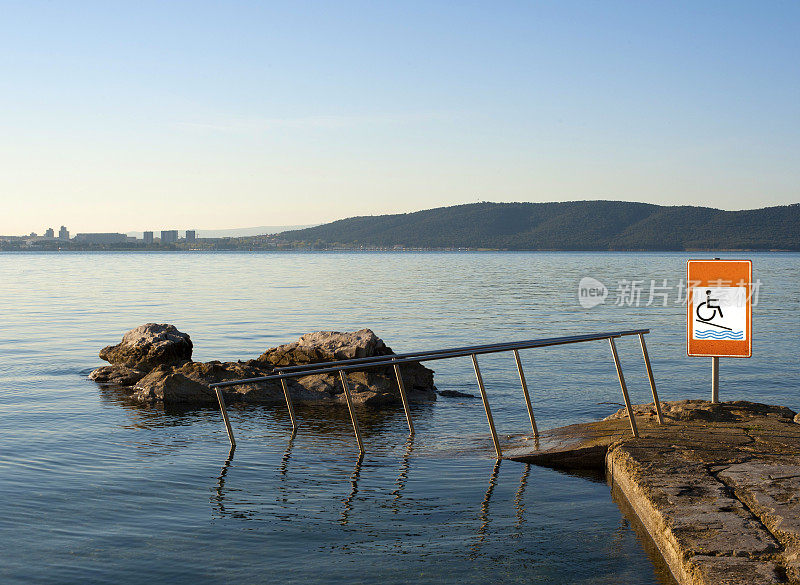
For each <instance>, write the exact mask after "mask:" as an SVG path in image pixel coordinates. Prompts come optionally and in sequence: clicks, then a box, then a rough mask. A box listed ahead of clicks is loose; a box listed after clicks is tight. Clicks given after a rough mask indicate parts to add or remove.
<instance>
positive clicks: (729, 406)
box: [603, 400, 797, 422]
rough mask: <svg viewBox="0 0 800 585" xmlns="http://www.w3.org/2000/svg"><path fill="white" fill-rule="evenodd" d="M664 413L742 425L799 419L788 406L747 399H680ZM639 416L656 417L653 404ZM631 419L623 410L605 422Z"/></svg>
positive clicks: (639, 409) (643, 406) (663, 406)
mask: <svg viewBox="0 0 800 585" xmlns="http://www.w3.org/2000/svg"><path fill="white" fill-rule="evenodd" d="M661 414H662V415H663V416H664V418H665V419H669V420H674V421H684V422H689V421H704V422H741V421H743V420H747V419H749V418H751V417H753V416H766V417H771V418H777V419H785V420H792V417H794V418H795V419H796V418H797V417H796V416H795V412H794V411H793V410H791V409H789V408H786V407H785V406H772V405H769V404H759V403H757V402H748V401H746V400H735V401H732V402H717V403H713V402H709V401H707V400H677V401H674V402H662V403H661ZM633 415H634V416H635V417H640V416H642V417H647V418H650V419H654V418H656V416H657V415H656V409H655V406H653V405H652V404H639V405H636V406H635V407H634V408H633ZM620 418H628V411H627V410H626V409H625V408H620V409H619V410H618V411H617V412H615V413H614V414H612V415H611V416H608V417H606V418H605V419H603V420H615V419H620Z"/></svg>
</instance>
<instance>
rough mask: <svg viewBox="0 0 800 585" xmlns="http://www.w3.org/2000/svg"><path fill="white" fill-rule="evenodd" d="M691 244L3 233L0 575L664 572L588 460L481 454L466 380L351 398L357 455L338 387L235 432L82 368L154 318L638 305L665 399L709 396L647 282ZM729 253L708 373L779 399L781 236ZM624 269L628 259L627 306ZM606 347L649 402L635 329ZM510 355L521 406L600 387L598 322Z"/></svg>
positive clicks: (793, 355) (397, 332)
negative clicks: (556, 342) (211, 240)
mask: <svg viewBox="0 0 800 585" xmlns="http://www.w3.org/2000/svg"><path fill="white" fill-rule="evenodd" d="M693 256H695V257H704V256H707V255H700V254H695V255H693ZM688 257H689V256H687V255H685V254H655V253H651V254H623V253H616V254H615V253H386V254H383V253H211V254H207V253H166V254H158V253H146V254H137V253H98V254H91V253H61V254H35V253H30V254H0V283H2V288H0V310H1V311H2V315H3V318H2V324H1V325H0V398H1V400H0V468H1V471H2V473H1V474H0V482H1V483H2V494H1V495H2V497H1V498H0V538H1V539H2V542H3V545H2V550H1V551H0V560H1V561H2V562H1V563H0V581H1V582H3V583H108V582H115V583H141V582H143V581H147V580H151V581H154V582H166V581H167V580H169V581H170V582H174V583H266V582H280V583H373V582H378V581H380V582H384V583H406V582H409V581H412V580H413V581H415V582H419V583H486V582H493V583H518V582H519V583H529V582H537V583H618V582H625V583H630V584H635V583H642V584H643V583H666V582H668V578H667V577H666V576H665V575H664V573H663V571H662V570H661V569H659V568H658V567H657V566H654V564H653V563H652V562H651V557H650V556H648V552H647V546H648V543H647V542H646V541H645V542H642V541H640V539H639V538H638V536H637V533H636V532H635V531H634V530H633V529H632V528H631V527H630V526H629V524H628V522H627V521H626V520H625V518H624V517H623V516H622V514H621V513H620V511H619V509H618V508H617V506H616V505H615V504H614V503H613V502H612V501H611V499H610V496H609V490H608V487H607V486H606V484H605V483H604V482H603V481H602V478H586V477H575V476H571V475H566V474H562V473H558V472H555V471H552V470H547V469H540V468H536V467H530V466H525V465H522V464H518V463H514V462H510V461H506V462H503V463H502V464H500V465H496V464H495V461H494V459H493V456H492V453H493V451H492V446H491V441H490V440H489V436H488V432H487V429H486V423H485V418H484V414H483V411H482V406H481V403H480V400H470V399H463V398H461V399H452V398H441V399H440V400H439V401H437V402H436V403H435V404H433V405H418V406H416V407H414V411H413V416H414V418H415V423H416V426H417V434H416V436H415V438H414V439H413V440H408V437H407V429H406V428H405V420H404V416H403V413H402V410H391V411H388V412H382V413H369V412H361V413H360V417H361V422H362V427H363V430H364V433H365V442H366V446H367V455H366V457H365V458H364V459H363V460H361V461H359V460H358V459H357V457H356V450H355V445H354V439H353V437H352V431H351V428H350V426H349V421H348V419H347V418H346V414H345V413H344V412H342V411H341V409H333V410H331V409H319V408H301V409H299V411H298V413H299V416H300V429H299V431H298V433H297V434H296V435H294V436H292V435H291V433H290V432H289V425H288V423H289V421H288V416H287V414H286V413H285V411H284V409H282V408H277V407H276V408H271V407H270V408H253V407H250V408H246V409H232V412H231V416H232V423H233V426H234V428H235V430H236V433H237V439H238V442H239V446H238V448H237V449H236V451H235V453H233V454H232V455H231V454H229V452H228V446H227V438H226V436H225V433H224V429H223V427H222V424H221V421H220V418H219V414H218V412H216V411H214V410H213V409H186V410H166V411H165V410H164V409H163V408H144V407H137V406H133V405H130V404H128V403H127V402H126V401H125V400H123V399H122V397H120V396H119V395H117V394H116V393H114V392H113V391H109V390H104V389H101V388H99V387H97V386H96V385H95V384H94V383H92V382H90V381H89V380H87V378H86V375H87V374H88V372H90V371H91V369H92V368H94V367H96V366H98V365H101V364H102V362H101V361H100V360H99V358H98V357H97V352H98V350H99V349H100V348H101V347H103V346H104V345H108V344H112V343H117V342H118V341H119V339H120V337H121V335H122V333H123V332H124V331H126V330H128V329H130V328H131V327H134V326H136V325H139V324H141V323H145V322H151V321H155V322H168V323H174V324H175V325H176V326H177V327H178V328H179V329H181V330H183V331H186V332H188V333H189V334H190V335H191V336H192V339H193V341H194V343H195V355H194V357H195V359H197V360H210V359H222V360H233V359H247V358H251V357H254V356H256V355H258V354H260V353H261V352H262V351H263V350H264V349H265V348H267V347H270V346H275V345H277V344H280V343H285V342H289V341H292V340H294V339H296V338H297V337H298V336H299V335H301V334H303V333H306V332H308V331H313V330H320V329H334V330H354V329H358V328H362V327H371V328H372V329H373V330H374V331H375V332H376V333H377V334H378V335H379V336H381V337H382V338H383V339H384V340H385V341H386V342H387V343H388V344H389V345H390V346H391V347H392V348H393V349H394V350H395V351H398V352H401V351H411V350H416V349H425V348H439V347H451V346H462V345H470V344H478V343H483V342H499V341H505V340H509V339H514V340H519V339H528V338H536V337H547V336H557V335H566V334H572V333H583V332H593V331H604V330H615V329H620V328H636V327H649V328H651V329H652V334H651V335H649V336H648V341H649V349H650V354H651V359H652V362H653V367H654V370H655V375H656V380H657V382H658V384H659V390H660V394H661V396H662V398H663V399H666V400H670V399H682V398H707V397H708V396H709V394H710V381H709V377H710V363H709V361H710V360H708V359H700V358H688V357H686V356H685V350H684V308H683V306H682V305H680V303H676V302H675V300H676V293H677V290H676V289H674V288H673V289H665V288H659V289H656V291H655V292H662V293H663V292H667V293H668V295H669V296H668V297H667V299H666V300H667V306H662V304H663V301H664V298H663V297H661V296H659V297H657V298H656V299H655V301H656V302H654V303H651V304H650V305H649V306H648V305H647V303H648V301H649V300H650V299H649V296H650V295H649V293H650V284H651V281H654V284H655V285H657V286H659V287H663V286H667V287H676V286H677V285H678V281H679V280H680V279H681V278H682V277H683V275H684V271H685V261H686V259H687V258H688ZM749 257H751V258H752V259H753V260H754V272H755V276H756V277H757V278H759V279H760V280H761V282H762V286H761V288H760V290H759V303H758V305H757V307H756V309H755V313H754V314H755V336H754V357H753V358H751V359H746V360H734V359H729V360H722V374H721V378H722V383H721V395H722V398H723V399H747V400H754V401H762V402H770V403H779V404H783V405H786V406H789V407H791V408H793V409H794V410H799V409H800V393H798V379H800V359H798V352H797V348H798V347H800V327H798V325H800V318H798V310H800V293H799V292H798V285H800V255H797V254H754V255H750V256H749ZM584 276H591V277H594V278H597V279H598V280H600V281H602V282H603V283H605V284H606V285H607V286H608V288H609V289H610V294H609V298H608V299H607V302H606V304H604V305H601V306H598V307H594V308H591V309H584V308H582V307H581V306H580V304H579V303H578V299H577V286H578V282H579V280H580V279H581V278H582V277H584ZM664 279H666V280H667V282H666V283H664ZM625 281H628V282H631V281H641V283H639V284H638V285H635V286H634V287H633V289H630V290H633V291H635V290H637V289H639V287H640V286H641V291H640V295H641V297H640V302H639V306H636V304H637V303H636V302H635V298H634V299H633V301H634V302H632V303H631V304H630V305H629V304H628V303H627V301H628V300H631V298H630V297H628V296H625V294H624V293H625V292H626V291H627V290H629V289H628V288H626V287H627V285H626V284H625ZM618 293H619V294H618ZM634 296H635V295H634ZM620 300H623V301H625V302H623V303H622V304H621V306H620V305H618V304H616V302H617V301H620ZM618 346H619V350H620V357H621V360H622V364H623V367H624V369H625V374H626V379H627V381H628V384H629V387H630V391H631V394H632V397H633V399H634V401H635V402H646V401H647V400H648V394H649V386H648V384H647V379H646V377H645V371H644V367H643V363H642V358H641V354H640V352H639V349H638V345H637V343H636V340H635V339H634V338H627V339H624V340H621V341H619V342H618ZM523 363H524V366H525V369H526V374H527V377H528V381H529V385H530V387H531V391H532V396H533V400H534V403H535V409H536V414H537V420H538V423H539V425H540V427H542V428H549V427H553V426H558V425H562V424H566V423H572V422H580V421H588V420H593V419H597V418H600V417H602V416H605V415H607V414H609V413H610V412H613V411H614V410H615V409H616V408H617V404H616V403H619V402H620V401H621V399H620V397H619V386H618V385H617V381H616V378H615V373H614V367H613V364H612V362H611V358H610V352H609V348H608V345H607V343H603V342H593V343H589V344H582V345H580V346H568V347H557V348H548V349H540V350H529V351H525V352H523ZM481 366H482V369H483V374H484V378H485V381H486V384H487V389H488V392H489V396H490V400H491V404H492V408H493V412H494V415H495V419H496V422H497V425H498V428H499V430H500V432H501V433H508V434H510V433H515V432H525V431H526V429H527V427H526V412H525V408H524V403H523V402H522V397H521V392H520V389H519V386H518V384H519V382H518V380H517V379H516V372H515V370H514V366H513V358H512V357H511V356H510V355H505V354H503V355H496V356H487V357H483V358H481ZM432 367H433V368H434V369H435V370H436V381H437V385H438V387H439V388H440V389H455V390H460V391H463V392H471V393H477V388H476V384H475V381H474V378H473V375H472V370H471V363H470V362H469V360H468V358H464V359H459V360H451V361H448V362H436V363H434V364H432Z"/></svg>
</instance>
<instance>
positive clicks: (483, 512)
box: [470, 459, 502, 556]
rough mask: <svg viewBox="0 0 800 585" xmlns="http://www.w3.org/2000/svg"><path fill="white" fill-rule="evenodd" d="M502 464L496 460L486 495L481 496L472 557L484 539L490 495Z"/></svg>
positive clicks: (487, 523) (487, 522)
mask: <svg viewBox="0 0 800 585" xmlns="http://www.w3.org/2000/svg"><path fill="white" fill-rule="evenodd" d="M501 462H502V460H501V459H498V460H497V461H496V462H495V464H494V467H493V468H492V475H491V476H490V477H489V487H487V488H486V495H484V496H483V501H482V502H481V512H480V516H479V518H480V526H479V527H478V538H477V540H476V541H475V544H474V545H473V546H472V547H471V549H470V550H471V551H472V555H473V556H474V555H475V554H476V553H477V552H478V550H479V549H480V546H481V544H483V541H484V540H485V538H486V528H487V526H489V501H490V500H491V499H492V493H493V492H494V488H495V486H496V485H497V475H498V473H500V463H501Z"/></svg>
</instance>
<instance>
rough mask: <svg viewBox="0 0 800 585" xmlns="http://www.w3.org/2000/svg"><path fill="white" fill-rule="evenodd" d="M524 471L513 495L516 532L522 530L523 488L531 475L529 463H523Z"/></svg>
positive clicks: (523, 517)
mask: <svg viewBox="0 0 800 585" xmlns="http://www.w3.org/2000/svg"><path fill="white" fill-rule="evenodd" d="M524 465H525V469H524V470H523V472H522V477H521V478H520V480H519V489H518V490H517V493H516V494H514V509H515V510H516V517H517V523H516V525H515V526H516V528H517V530H521V529H522V524H523V523H524V522H525V487H526V486H527V485H528V476H529V475H530V474H531V466H530V463H525V464H524Z"/></svg>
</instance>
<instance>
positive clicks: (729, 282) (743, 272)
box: [686, 260, 753, 357]
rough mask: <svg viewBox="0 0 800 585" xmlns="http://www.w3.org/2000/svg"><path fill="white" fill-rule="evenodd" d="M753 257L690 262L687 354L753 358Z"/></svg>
mask: <svg viewBox="0 0 800 585" xmlns="http://www.w3.org/2000/svg"><path fill="white" fill-rule="evenodd" d="M752 283H753V263H752V262H751V261H750V260H689V261H688V262H687V283H686V297H687V303H686V306H687V311H686V318H687V321H686V353H687V354H689V355H690V356H712V357H750V356H751V355H752V354H753V311H752V304H751V301H752V299H751V296H752V290H753V288H752Z"/></svg>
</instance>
